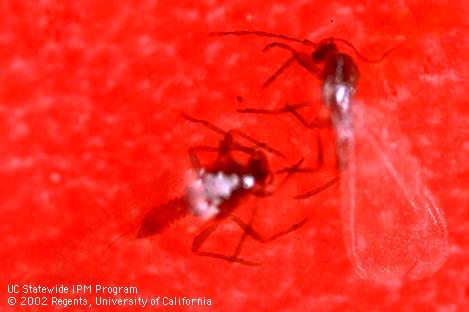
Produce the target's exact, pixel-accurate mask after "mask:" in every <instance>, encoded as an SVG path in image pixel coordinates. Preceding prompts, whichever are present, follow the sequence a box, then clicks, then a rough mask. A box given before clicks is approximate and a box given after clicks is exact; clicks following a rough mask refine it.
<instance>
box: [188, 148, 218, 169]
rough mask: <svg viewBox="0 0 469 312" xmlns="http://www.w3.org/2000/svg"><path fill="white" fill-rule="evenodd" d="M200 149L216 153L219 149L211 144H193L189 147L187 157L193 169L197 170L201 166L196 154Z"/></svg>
mask: <svg viewBox="0 0 469 312" xmlns="http://www.w3.org/2000/svg"><path fill="white" fill-rule="evenodd" d="M201 151H204V152H215V153H217V152H218V151H219V150H218V148H216V147H212V146H194V147H191V148H189V159H190V161H191V164H192V168H193V169H195V170H199V169H200V168H202V165H201V164H200V159H199V156H198V155H197V153H198V152H201Z"/></svg>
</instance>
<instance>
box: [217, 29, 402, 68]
mask: <svg viewBox="0 0 469 312" xmlns="http://www.w3.org/2000/svg"><path fill="white" fill-rule="evenodd" d="M249 35H255V36H259V37H267V38H278V39H283V40H287V41H291V42H296V43H299V44H302V45H305V46H308V47H317V46H320V45H321V43H314V42H312V41H311V40H308V39H298V38H295V37H290V36H286V35H283V34H276V33H271V32H266V31H262V30H238V31H216V32H210V33H209V36H216V37H220V36H249ZM327 41H335V42H341V43H343V44H345V45H346V46H348V47H349V48H351V49H352V50H353V51H354V52H355V54H356V55H357V56H358V57H359V58H361V59H362V60H363V61H365V62H367V63H379V62H381V61H382V60H383V59H385V58H386V57H387V56H388V55H389V54H391V53H392V52H394V51H395V50H397V49H399V48H400V47H401V46H402V45H403V44H404V42H405V41H404V42H402V43H400V44H398V45H397V46H395V47H392V48H390V49H389V50H387V51H386V52H384V53H383V54H382V55H381V56H379V57H378V58H369V57H366V56H365V55H363V54H362V53H360V51H358V49H357V48H355V46H354V45H353V44H352V43H351V42H350V41H347V40H345V39H342V38H334V37H331V38H328V39H325V40H323V41H322V42H327Z"/></svg>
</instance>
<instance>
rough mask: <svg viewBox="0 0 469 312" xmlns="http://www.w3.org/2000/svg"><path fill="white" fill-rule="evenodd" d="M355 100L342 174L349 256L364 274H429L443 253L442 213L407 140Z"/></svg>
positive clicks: (380, 277)
mask: <svg viewBox="0 0 469 312" xmlns="http://www.w3.org/2000/svg"><path fill="white" fill-rule="evenodd" d="M354 104H355V107H354V110H355V111H354V116H353V124H354V135H353V136H352V140H350V142H349V144H348V145H347V146H346V148H345V151H342V152H345V153H347V154H348V155H346V157H347V158H348V165H347V166H346V168H344V169H343V172H342V176H341V184H342V201H343V202H342V217H343V226H344V236H345V242H346V247H347V252H348V255H349V257H350V259H351V261H352V263H353V265H354V267H355V269H356V271H357V272H358V274H359V275H360V276H361V277H362V278H366V279H373V280H389V279H394V278H410V279H421V278H424V277H427V276H429V275H431V274H432V273H434V272H436V271H437V270H438V269H439V268H440V267H441V266H442V265H443V263H444V262H445V260H446V257H447V247H448V246H447V235H448V234H447V230H446V223H445V220H444V216H443V212H442V211H441V210H440V208H439V207H438V206H437V204H436V203H435V200H434V198H433V196H432V195H431V193H430V192H429V190H428V189H427V188H426V187H425V185H424V184H423V183H422V181H421V179H420V170H421V169H420V165H419V163H418V161H417V159H416V158H415V157H413V156H412V155H411V154H410V145H409V142H408V139H407V138H406V137H405V136H404V135H402V134H401V133H400V131H397V130H396V129H397V127H395V126H391V125H389V121H387V120H386V119H388V120H389V118H386V117H385V116H384V114H382V113H379V112H378V111H376V110H373V109H372V108H370V107H366V109H365V107H363V104H362V103H354ZM343 149H344V148H343Z"/></svg>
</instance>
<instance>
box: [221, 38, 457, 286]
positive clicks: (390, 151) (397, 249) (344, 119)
mask: <svg viewBox="0 0 469 312" xmlns="http://www.w3.org/2000/svg"><path fill="white" fill-rule="evenodd" d="M212 35H214V36H226V35H235V36H245V35H256V36H261V37H269V38H275V39H279V40H283V41H288V42H293V43H298V44H302V45H306V46H310V47H313V48H314V50H313V52H312V53H311V55H308V54H307V53H304V52H298V51H297V50H296V49H294V48H293V47H291V46H290V45H288V44H286V43H283V42H272V43H270V44H268V45H267V46H266V47H265V48H264V51H267V50H270V49H271V48H274V47H278V48H282V49H285V50H288V51H290V53H291V57H290V58H289V59H288V60H287V61H286V62H285V63H284V64H283V65H282V66H281V67H280V68H279V69H278V70H277V71H276V72H275V73H274V74H273V75H272V76H271V77H270V78H269V79H267V81H266V82H265V83H264V87H266V86H268V85H270V84H271V83H272V82H273V81H275V80H276V79H277V78H278V76H279V75H280V74H281V73H282V72H283V71H284V70H285V69H286V68H287V67H289V66H290V65H292V64H293V63H295V62H296V63H298V64H300V65H301V66H302V67H304V68H305V69H307V70H308V71H309V72H310V73H312V74H313V75H314V76H315V77H317V78H319V80H320V81H321V89H322V98H323V102H324V104H325V107H326V108H327V109H328V110H329V113H330V114H329V116H330V119H331V123H332V125H333V127H334V130H335V133H336V150H337V158H338V168H339V170H340V172H341V173H340V181H341V183H340V184H341V190H342V204H341V208H342V220H343V221H342V224H343V228H344V231H343V235H344V240H345V245H346V247H347V253H348V256H349V258H350V261H351V263H352V265H353V266H354V268H355V270H356V272H357V273H358V274H359V275H360V276H361V277H362V278H366V279H373V280H389V279H395V278H410V279H421V278H424V277H427V276H429V275H431V274H433V273H435V272H436V271H437V270H438V269H439V268H441V266H442V265H443V264H444V262H445V260H446V257H447V250H448V233H447V229H446V223H445V219H444V215H443V211H442V210H441V209H440V208H439V207H438V205H437V203H436V201H435V199H434V198H433V196H432V195H431V193H430V191H429V190H428V189H427V187H426V186H425V185H424V183H423V182H422V179H421V178H420V171H421V169H420V165H419V162H418V161H417V159H415V157H413V156H412V155H411V153H410V148H409V142H408V140H407V139H406V137H405V136H404V135H403V134H402V133H401V132H400V130H399V127H398V126H396V125H394V124H392V122H390V120H389V118H386V117H387V116H386V114H383V113H382V112H379V111H378V110H377V109H376V108H374V107H372V106H370V105H365V103H362V102H359V101H352V99H353V96H354V94H355V92H356V88H357V84H358V81H359V78H360V73H359V70H358V66H357V65H356V63H355V62H354V60H353V59H352V57H350V56H349V55H347V54H346V53H343V52H341V51H339V49H338V47H337V45H336V43H343V44H345V45H346V46H348V47H350V48H351V49H352V50H354V51H355V53H356V54H357V55H358V56H359V57H360V58H361V59H363V60H364V61H367V62H379V61H381V60H382V59H384V58H385V57H386V56H387V55H389V53H391V52H392V51H394V50H396V49H397V48H398V47H399V46H396V47H394V48H392V49H390V50H388V51H387V52H386V53H384V54H383V55H382V56H381V57H380V58H378V59H374V60H372V59H368V58H366V57H364V56H363V55H362V54H360V53H359V52H358V51H357V50H356V49H355V47H353V45H352V44H351V43H349V42H348V41H346V40H343V39H339V38H327V39H324V40H321V41H320V42H319V43H314V42H312V41H309V40H307V39H296V38H293V37H289V36H285V35H282V34H274V33H268V32H264V31H228V32H216V33H212ZM302 107H303V106H298V105H289V104H287V105H286V106H285V107H284V108H281V109H277V110H266V109H253V108H248V109H242V110H239V111H240V112H242V113H257V114H283V113H289V114H292V115H293V116H295V117H296V118H297V119H298V120H299V121H300V122H301V123H302V125H304V126H306V127H308V128H316V127H317V123H316V122H312V123H308V122H306V121H305V119H304V118H303V117H302V116H301V115H300V114H299V112H298V111H299V109H301V108H302ZM333 182H335V181H334V180H332V181H331V182H330V183H333ZM315 193H316V191H315V190H313V191H311V192H308V193H306V194H304V195H300V196H297V198H306V197H308V196H309V195H310V194H315Z"/></svg>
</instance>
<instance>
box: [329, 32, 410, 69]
mask: <svg viewBox="0 0 469 312" xmlns="http://www.w3.org/2000/svg"><path fill="white" fill-rule="evenodd" d="M326 40H331V41H336V42H341V43H343V44H345V45H346V46H348V47H349V48H350V49H352V50H353V52H355V54H356V55H357V56H358V57H359V58H361V59H362V60H363V61H365V62H367V63H379V62H381V61H382V60H384V59H385V58H386V57H387V56H388V55H389V54H391V53H392V52H394V51H396V50H397V49H399V48H400V47H401V46H402V45H403V44H404V43H405V41H403V42H401V43H400V44H398V45H396V46H394V47H392V48H390V49H389V50H387V51H386V52H384V53H383V54H382V55H381V56H379V57H377V58H374V59H373V58H368V57H366V56H364V55H363V54H362V53H360V51H358V49H357V48H355V46H354V45H353V44H352V43H351V42H350V41H347V40H345V39H342V38H334V37H332V38H329V39H326Z"/></svg>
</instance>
